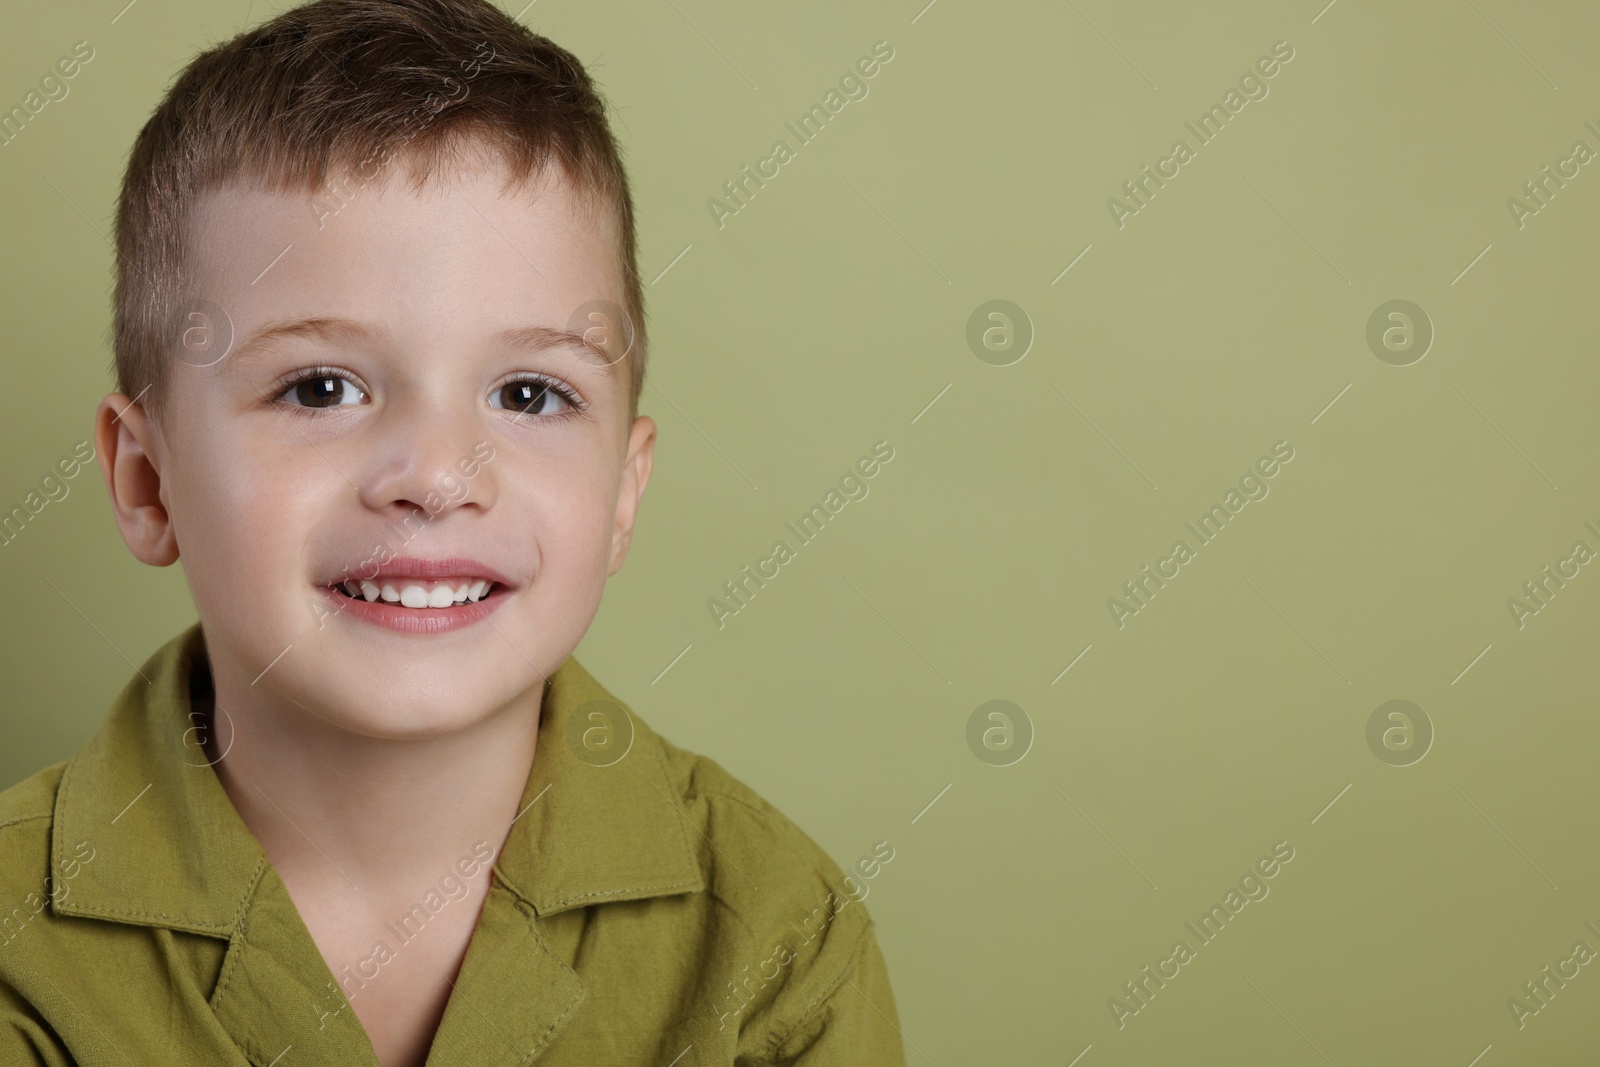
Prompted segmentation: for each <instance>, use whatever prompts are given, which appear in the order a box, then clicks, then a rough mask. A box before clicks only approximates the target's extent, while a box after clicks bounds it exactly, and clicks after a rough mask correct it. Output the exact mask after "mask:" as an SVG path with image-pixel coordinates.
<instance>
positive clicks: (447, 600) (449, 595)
mask: <svg viewBox="0 0 1600 1067" xmlns="http://www.w3.org/2000/svg"><path fill="white" fill-rule="evenodd" d="M455 599H456V591H455V590H454V589H451V588H450V587H449V586H448V585H436V586H434V587H433V592H431V593H429V594H428V607H430V608H447V607H449V606H450V605H451V604H453V603H455Z"/></svg>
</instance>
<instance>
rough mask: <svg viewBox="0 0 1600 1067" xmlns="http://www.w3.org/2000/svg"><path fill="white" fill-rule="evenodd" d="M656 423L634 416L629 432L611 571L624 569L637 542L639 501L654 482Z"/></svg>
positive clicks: (612, 572) (619, 492)
mask: <svg viewBox="0 0 1600 1067" xmlns="http://www.w3.org/2000/svg"><path fill="white" fill-rule="evenodd" d="M655 447H656V423H655V420H654V419H652V418H650V417H649V416H648V415H641V416H639V417H638V418H637V419H635V420H633V430H632V432H631V433H629V435H628V458H627V459H626V460H625V461H624V462H623V466H622V480H621V482H620V484H619V485H618V486H617V520H616V525H615V526H613V527H612V530H611V565H610V567H609V568H608V569H607V571H606V573H607V574H608V575H611V574H616V573H617V572H618V571H620V570H621V569H622V563H623V561H624V560H626V559H627V558H628V548H629V546H630V545H632V544H633V523H634V520H635V519H636V518H637V517H638V514H639V502H640V500H641V499H643V497H644V490H645V486H647V485H649V484H650V469H651V467H652V466H653V464H654V461H655Z"/></svg>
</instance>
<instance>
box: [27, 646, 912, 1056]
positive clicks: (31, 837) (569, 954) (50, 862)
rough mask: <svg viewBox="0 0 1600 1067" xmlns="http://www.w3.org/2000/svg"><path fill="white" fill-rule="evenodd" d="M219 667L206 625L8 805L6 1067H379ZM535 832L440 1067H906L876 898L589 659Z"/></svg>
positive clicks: (461, 1002) (549, 744)
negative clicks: (264, 821) (271, 840)
mask: <svg viewBox="0 0 1600 1067" xmlns="http://www.w3.org/2000/svg"><path fill="white" fill-rule="evenodd" d="M204 656H205V642H204V636H203V633H202V631H201V629H200V626H199V624H196V625H194V626H192V627H190V628H189V629H188V630H186V631H185V632H184V633H182V634H180V635H178V636H177V637H175V638H174V639H173V640H171V641H170V642H168V643H167V644H166V645H165V646H164V647H162V648H161V649H160V650H159V651H158V652H157V653H156V654H155V655H154V656H152V657H151V658H150V660H149V661H148V662H147V663H146V664H145V665H144V667H143V668H142V672H141V673H142V675H143V676H144V677H135V678H133V679H132V680H131V681H130V682H129V684H128V686H127V688H125V689H124V690H123V692H122V693H121V695H120V696H119V697H118V699H117V701H116V703H115V704H114V705H113V707H112V709H111V712H110V714H109V716H108V717H107V719H106V721H105V724H104V725H103V726H102V728H101V729H100V731H99V733H98V734H97V735H96V736H95V737H94V738H93V739H92V740H91V741H90V742H89V743H88V744H87V745H86V746H85V747H84V748H83V749H82V750H81V751H80V752H78V754H77V755H75V756H74V757H73V758H72V759H70V760H68V761H67V762H65V763H62V764H57V765H55V766H53V767H50V768H48V769H46V770H43V771H41V772H39V773H38V774H36V775H34V776H33V777H31V778H29V779H28V780H26V781H24V782H22V783H20V784H19V785H16V786H14V787H13V788H11V789H9V790H6V791H5V792H4V793H0V1064H4V1065H5V1067H12V1065H20V1064H33V1065H38V1064H48V1065H52V1067H54V1065H62V1064H82V1065H84V1067H89V1065H100V1064H105V1065H108V1067H109V1065H113V1064H115V1065H125V1067H147V1065H154V1064H160V1065H164V1067H190V1065H193V1067H201V1065H204V1067H223V1065H241V1067H242V1065H244V1064H255V1065H256V1067H301V1065H312V1064H332V1065H337V1067H356V1065H365V1067H375V1065H376V1064H377V1059H376V1058H375V1056H374V1054H373V1051H372V1044H371V1042H370V1041H369V1040H368V1038H367V1034H366V1031H365V1030H364V1029H363V1028H362V1026H361V1023H360V1021H359V1020H358V1019H357V1017H356V1014H355V1012H354V1011H352V1010H350V1006H349V1001H348V1000H347V999H346V993H345V989H351V990H356V991H355V992H353V993H352V994H350V995H351V996H353V997H359V995H360V993H359V983H360V978H359V977H355V978H352V977H350V975H351V972H349V971H348V970H344V969H342V971H341V973H342V974H343V975H344V976H345V977H344V979H343V980H344V981H345V983H346V985H345V987H343V988H342V987H341V985H340V984H339V982H338V981H336V979H335V976H334V974H333V972H332V971H331V970H330V968H329V966H328V964H327V963H326V962H325V961H324V960H323V957H322V955H321V953H320V951H319V950H318V948H317V945H316V944H315V942H313V941H312V939H311V935H310V933H309V932H308V931H307V929H306V926H305V924H304V923H303V922H302V920H301V918H300V914H299V912H297V911H296V910H295V906H294V903H293V901H292V900H291V899H290V898H289V895H288V892H287V891H286V890H285V888H284V885H283V882H282V881H281V880H280V879H279V877H278V873H277V871H276V870H275V869H274V868H273V866H272V864H271V863H270V862H268V860H267V857H266V854H265V852H264V851H263V850H262V848H261V846H260V844H259V842H257V840H256V839H255V837H254V836H253V835H252V834H251V833H250V831H249V830H248V829H247V828H246V826H245V824H244V822H243V821H242V820H241V819H240V818H239V815H238V813H237V811H235V809H234V808H233V805H232V803H231V802H230V801H229V799H228V796H227V793H226V792H225V791H224V790H223V788H222V785H221V783H220V782H219V781H218V779H217V776H216V772H215V771H214V770H213V769H212V768H211V766H210V765H209V763H208V762H207V756H206V750H205V748H204V747H203V745H202V743H201V742H202V739H203V729H204V724H203V719H202V718H201V717H200V716H198V715H197V716H196V717H195V718H194V719H191V707H190V693H191V680H192V677H193V678H198V679H200V681H199V682H196V683H194V684H207V683H205V679H206V678H208V677H209V671H208V669H207V668H206V661H205V659H204ZM197 665H198V669H197ZM145 677H148V678H149V680H150V681H149V682H148V684H147V683H146V682H145V680H144V678H145ZM596 702H599V703H596ZM597 711H598V712H599V713H600V714H599V715H598V716H597V715H596V714H594V713H595V712H597ZM629 723H631V731H630V730H629V729H628V724H629ZM593 724H599V725H593ZM218 728H219V729H220V726H219V727H218ZM594 729H602V730H604V731H607V734H606V736H605V737H603V738H602V740H603V741H605V742H606V743H605V744H601V745H598V746H595V745H592V744H589V742H590V741H591V740H592V738H589V737H587V736H586V731H589V730H594ZM610 731H616V733H615V735H612V734H611V733H610ZM629 732H631V735H632V737H631V741H627V738H626V735H627V734H628V733H629ZM597 736H598V735H597ZM624 742H626V744H625V746H624ZM608 746H609V747H608ZM619 753H620V754H619ZM224 758H226V757H225V756H224ZM520 809H521V811H522V814H521V815H519V816H518V818H517V819H516V821H514V822H513V823H512V825H511V830H510V834H509V836H508V837H507V839H506V842H505V845H504V847H503V849H502V850H501V853H500V855H499V856H498V857H497V858H495V862H494V864H493V868H492V877H491V878H490V881H489V889H488V893H487V897H486V898H484V899H483V908H482V911H481V913H480V914H479V917H478V920H477V924H476V926H475V927H474V929H473V934H472V939H471V942H470V944H469V945H468V948H467V953H466V956H465V959H464V960H463V963H462V966H461V971H460V974H459V975H458V976H457V978H456V980H455V982H454V991H453V992H452V994H451V996H450V999H449V1003H448V1004H447V1006H446V1008H445V1012H444V1016H443V1018H442V1020H441V1022H440V1024H439V1028H438V1031H437V1033H436V1035H435V1037H434V1040H433V1046H432V1050H431V1052H430V1053H429V1056H428V1061H427V1062H428V1064H429V1065H430V1067H431V1065H441V1067H442V1065H457V1064H459V1065H463V1067H469V1065H470V1067H498V1065H512V1064H517V1065H521V1064H529V1063H538V1064H540V1065H541V1067H597V1065H609V1064H628V1065H648V1067H672V1065H675V1067H705V1065H708V1064H738V1065H744V1067H756V1065H759V1064H800V1065H805V1067H822V1065H832V1064H866V1065H880V1064H882V1065H897V1067H898V1065H903V1064H904V1062H905V1060H904V1055H903V1052H902V1045H901V1042H902V1037H901V1034H900V1030H899V1022H898V1017H897V1014H896V1011H895V1002H894V997H893V994H892V993H891V991H890V987H889V976H888V972H887V968H886V964H885V962H884V958H883V955H882V953H881V952H880V950H879V947H878V944H877V938H876V936H875V933H874V927H873V923H872V919H871V917H870V916H869V915H868V914H867V910H866V905H865V904H864V903H863V902H862V901H863V899H864V896H865V895H867V894H869V893H870V887H871V884H872V883H871V882H870V881H867V880H866V877H867V876H866V875H864V874H863V873H861V872H858V871H855V870H852V872H851V875H850V876H849V877H848V878H847V877H846V875H845V874H844V872H842V871H841V869H840V868H839V866H838V865H837V864H836V863H834V862H833V860H831V859H830V858H829V857H828V855H827V854H826V853H824V852H823V851H822V849H821V848H819V847H818V846H817V845H816V844H815V843H814V842H813V841H812V840H811V839H810V838H809V837H807V836H806V834H805V833H803V832H802V831H801V830H800V829H799V828H797V827H796V826H795V825H794V824H793V823H792V822H790V821H789V820H788V819H787V818H785V817H784V816H783V815H782V814H781V813H780V812H779V811H778V810H777V809H775V808H774V807H772V805H770V804H768V803H767V802H766V801H764V800H762V799H761V798H760V797H759V796H757V795H756V794H755V793H754V792H752V791H751V790H750V789H749V788H748V787H746V786H745V785H744V784H742V783H741V782H739V781H738V780H737V779H735V778H734V777H732V776H731V775H730V774H728V772H727V771H725V770H723V769H722V767H720V766H718V765H717V764H716V763H715V762H714V761H712V760H710V759H707V758H705V757H703V756H697V755H695V754H693V753H691V752H688V751H685V750H684V749H681V748H678V747H676V746H675V745H673V744H671V743H670V742H668V741H667V740H666V739H665V738H662V737H661V736H659V735H657V734H655V733H654V732H653V731H651V729H650V728H649V727H648V726H647V725H646V724H645V723H644V722H643V720H641V719H640V718H639V717H638V716H636V715H633V714H632V713H631V710H629V709H627V707H626V705H623V704H622V703H621V702H619V701H616V699H615V698H614V697H612V696H611V695H610V694H609V693H608V692H607V691H606V690H605V689H604V688H603V687H602V686H601V685H600V684H599V683H598V682H596V681H595V679H594V678H593V677H591V676H590V674H589V673H588V672H587V671H586V670H585V669H584V668H583V667H582V666H581V665H580V664H579V663H578V661H577V660H576V659H574V658H573V657H571V656H569V657H568V658H567V659H566V661H565V662H564V663H563V664H562V665H561V667H560V668H559V669H558V670H557V671H556V672H555V673H554V674H552V675H551V676H550V677H549V679H547V681H546V683H545V692H544V697H543V711H542V715H541V718H540V724H539V740H538V747H537V750H536V754H535V756H534V761H533V767H532V770H531V772H530V774H529V777H528V782H527V786H526V789H525V791H524V793H523V798H522V804H521V805H520ZM880 844H883V843H880ZM879 858H880V859H881V858H882V856H881V855H880V857H879ZM889 858H890V859H892V849H890V850H889ZM473 866H474V864H473V863H472V862H471V860H470V858H468V859H466V860H464V861H463V864H462V866H461V870H462V873H463V876H466V872H467V871H468V870H469V869H471V868H472V867H473ZM861 866H862V870H863V871H870V872H871V875H870V876H872V877H876V876H879V875H881V873H882V870H883V867H882V866H881V865H880V864H878V863H876V862H873V863H872V864H870V865H868V864H862V865H861ZM487 876H488V874H487V872H485V873H480V874H479V875H478V877H487ZM473 899H477V898H476V897H474V898H473ZM436 900H439V901H441V902H442V898H437V897H436V896H434V895H430V897H429V899H428V900H427V901H426V902H425V903H427V906H428V908H434V907H435V901H436ZM425 911H426V909H423V908H419V909H417V917H416V918H415V919H414V920H413V922H414V923H416V924H418V925H417V927H416V929H419V930H421V933H419V934H417V936H422V935H424V934H425V933H426V930H425V928H424V927H421V926H420V924H421V923H422V922H423V921H424V920H425V919H426V914H425ZM395 930H396V932H397V934H398V933H400V930H399V928H398V927H396V928H395ZM406 932H408V933H410V932H414V931H413V928H412V927H409V926H408V927H406ZM399 941H400V939H399V938H398V937H397V938H396V943H397V944H399ZM372 966H374V967H380V966H381V964H373V965H372ZM376 980H381V979H376Z"/></svg>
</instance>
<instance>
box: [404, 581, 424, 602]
mask: <svg viewBox="0 0 1600 1067" xmlns="http://www.w3.org/2000/svg"><path fill="white" fill-rule="evenodd" d="M400 603H401V604H402V605H404V606H405V607H408V608H425V607H427V606H428V591H427V590H426V589H424V588H423V587H422V586H420V585H416V584H415V583H413V584H410V585H407V586H405V587H403V588H402V589H401V590H400Z"/></svg>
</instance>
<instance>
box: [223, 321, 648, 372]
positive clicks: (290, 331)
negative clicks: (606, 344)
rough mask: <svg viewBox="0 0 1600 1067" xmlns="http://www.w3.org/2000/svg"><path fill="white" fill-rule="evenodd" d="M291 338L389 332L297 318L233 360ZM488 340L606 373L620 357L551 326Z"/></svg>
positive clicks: (258, 336)
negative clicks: (559, 352)
mask: <svg viewBox="0 0 1600 1067" xmlns="http://www.w3.org/2000/svg"><path fill="white" fill-rule="evenodd" d="M293 338H307V339H310V340H315V341H322V342H325V343H335V344H336V343H340V342H344V343H350V342H357V341H362V342H371V341H383V340H387V339H388V338H389V332H388V331H387V330H385V329H382V328H380V327H374V326H369V325H367V324H366V323H363V322H357V321H356V320H354V319H339V318H329V317H326V316H323V317H318V318H309V319H299V320H296V321H293V322H285V323H279V324H278V325H275V326H268V327H266V328H264V329H261V330H258V331H257V332H256V333H254V334H252V335H251V336H250V337H249V338H247V339H246V340H244V341H242V342H240V343H239V344H238V345H237V346H236V347H235V348H234V350H233V352H232V357H233V359H232V361H233V362H235V363H238V362H240V361H244V360H250V359H255V358H259V357H260V356H261V355H262V354H264V353H265V352H266V351H267V350H268V349H270V348H272V347H274V346H275V345H276V344H277V343H278V342H280V341H284V340H288V339H293ZM490 343H491V344H493V345H495V346H496V347H499V348H509V349H513V350H518V351H525V352H543V351H547V350H549V349H556V348H570V349H573V350H575V351H576V352H577V354H578V355H579V356H581V357H582V358H583V359H584V360H585V361H586V362H589V363H597V364H599V365H600V366H601V367H602V368H604V369H605V370H606V371H607V372H610V371H612V370H613V369H614V368H615V367H616V365H617V364H618V363H620V362H622V358H623V357H616V358H613V356H612V355H611V353H609V352H607V351H606V350H605V348H603V347H602V346H600V345H599V344H596V343H595V342H593V341H591V340H589V339H588V338H587V337H585V336H584V335H583V334H581V333H577V332H575V331H573V330H561V329H557V328H555V327H554V326H513V327H511V328H510V329H506V330H501V331H500V332H499V333H497V334H495V335H494V336H493V337H491V338H490ZM624 355H626V353H624Z"/></svg>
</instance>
